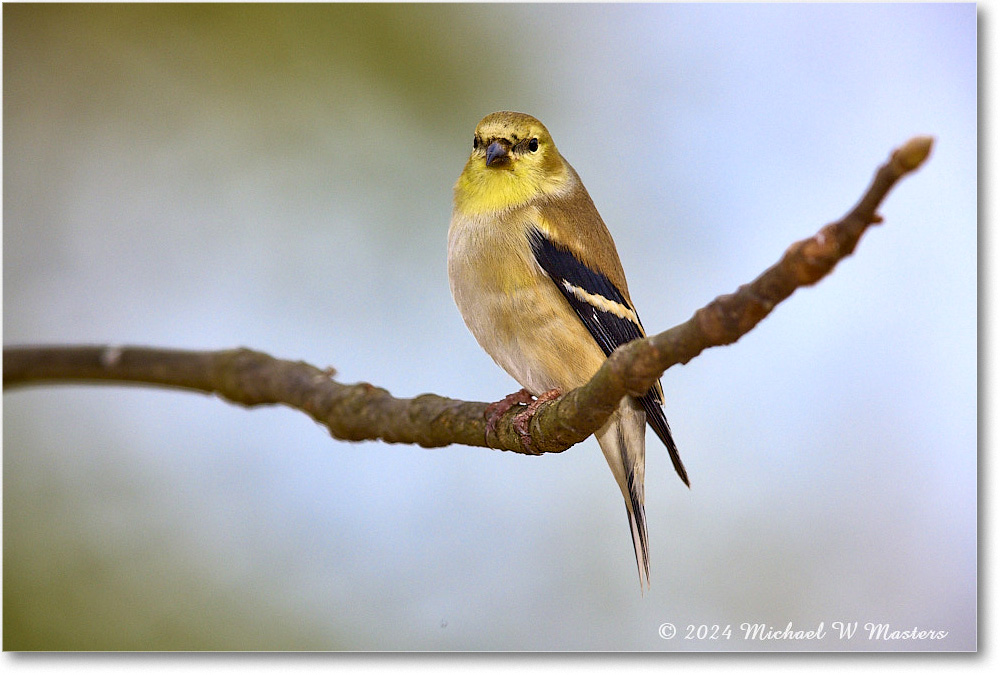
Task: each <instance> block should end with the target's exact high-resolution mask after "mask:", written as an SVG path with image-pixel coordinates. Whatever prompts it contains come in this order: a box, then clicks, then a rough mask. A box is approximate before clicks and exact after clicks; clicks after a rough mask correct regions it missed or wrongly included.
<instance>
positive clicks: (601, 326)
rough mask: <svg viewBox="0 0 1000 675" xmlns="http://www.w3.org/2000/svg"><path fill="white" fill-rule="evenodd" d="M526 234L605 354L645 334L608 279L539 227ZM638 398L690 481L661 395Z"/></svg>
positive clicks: (679, 470)
mask: <svg viewBox="0 0 1000 675" xmlns="http://www.w3.org/2000/svg"><path fill="white" fill-rule="evenodd" d="M528 236H529V239H530V242H531V251H532V253H533V254H534V256H535V261H536V262H537V263H538V265H539V267H541V268H542V270H544V272H545V273H546V274H547V275H548V276H549V278H550V279H551V280H552V282H553V283H554V284H555V285H556V288H558V289H559V291H560V292H561V293H562V294H563V297H565V298H566V300H567V302H569V304H570V307H572V308H573V311H574V312H576V315H577V316H578V317H580V321H582V322H583V325H584V326H586V327H587V331H588V332H589V333H590V334H591V335H592V336H593V338H594V340H595V341H596V342H597V344H598V345H599V346H600V347H601V350H602V351H603V352H604V355H605V356H610V355H611V352H613V351H614V350H615V349H617V348H618V347H620V346H621V345H623V344H625V343H627V342H631V341H632V340H637V339H639V338H641V337H643V336H644V335H643V330H642V323H641V322H639V315H638V314H637V313H636V311H635V308H633V307H632V305H631V304H630V303H629V302H628V300H626V299H625V296H624V295H622V293H621V291H619V290H618V289H617V288H616V287H615V285H614V284H613V283H611V280H610V279H608V278H607V277H606V276H604V275H603V274H601V273H600V272H598V271H596V270H593V269H591V268H590V267H588V266H587V265H585V264H584V263H583V261H581V260H580V259H579V258H577V257H576V256H575V255H573V253H572V251H570V250H569V249H566V248H563V247H561V246H557V245H556V244H555V243H553V242H552V241H551V240H550V239H549V238H548V237H546V236H545V234H544V233H542V232H541V230H539V229H537V228H532V229H531V230H529V235H528ZM581 292H582V293H581ZM582 294H586V295H590V296H598V297H600V298H604V299H606V300H609V301H610V302H612V303H615V304H618V305H621V306H622V307H623V308H625V309H626V310H628V311H629V312H631V313H632V315H633V316H634V317H635V319H636V320H635V321H632V320H631V319H630V318H627V317H622V316H618V314H615V313H614V312H611V311H607V310H604V309H602V308H600V307H598V306H595V305H594V304H592V303H590V302H588V301H587V300H586V299H585V298H584V297H581V295H582ZM638 400H639V403H640V405H642V409H643V410H644V411H645V412H646V421H647V422H648V423H649V426H651V427H652V428H653V431H654V432H656V435H657V436H658V437H659V438H660V440H661V441H663V445H665V446H666V447H667V452H668V453H670V461H671V462H672V463H673V465H674V470H676V471H677V475H679V476H680V477H681V480H683V481H684V484H685V485H690V483H689V482H688V477H687V470H686V469H685V468H684V464H683V463H682V462H681V459H680V455H679V454H678V453H677V445H676V444H675V443H674V439H673V436H672V435H671V433H670V425H669V424H667V418H666V416H665V415H664V414H663V408H661V407H660V405H661V403H662V400H661V398H660V396H659V395H658V393H657V392H656V390H655V389H650V390H649V391H648V392H646V393H645V394H644V395H643V396H640V397H639V399H638Z"/></svg>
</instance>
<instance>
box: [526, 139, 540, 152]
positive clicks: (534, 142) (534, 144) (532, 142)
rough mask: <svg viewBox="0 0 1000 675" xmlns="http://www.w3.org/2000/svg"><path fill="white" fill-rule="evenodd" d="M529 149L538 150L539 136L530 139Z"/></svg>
mask: <svg viewBox="0 0 1000 675" xmlns="http://www.w3.org/2000/svg"><path fill="white" fill-rule="evenodd" d="M528 150H531V151H532V152H538V139H537V138H532V139H531V140H530V141H528Z"/></svg>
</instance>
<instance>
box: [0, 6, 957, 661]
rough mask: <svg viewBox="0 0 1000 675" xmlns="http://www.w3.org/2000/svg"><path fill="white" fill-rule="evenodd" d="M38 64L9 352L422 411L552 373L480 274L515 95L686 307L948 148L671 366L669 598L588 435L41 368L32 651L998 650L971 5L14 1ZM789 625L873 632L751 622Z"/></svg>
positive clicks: (637, 264)
mask: <svg viewBox="0 0 1000 675" xmlns="http://www.w3.org/2000/svg"><path fill="white" fill-rule="evenodd" d="M3 89H4V91H3V141H4V143H3V162H4V171H3V190H4V194H3V342H4V344H5V345H13V344H23V343H116V344H142V345H156V346H164V347H174V348H191V349H222V348H230V347H235V346H240V345H244V346H248V347H251V348H253V349H258V350H263V351H267V352H269V353H271V354H273V355H275V356H278V357H284V358H291V359H302V360H306V361H309V362H311V363H313V364H315V365H317V366H320V367H325V366H333V367H335V368H336V369H337V371H338V379H339V380H340V381H342V382H356V381H368V382H372V383H374V384H377V385H379V386H383V387H386V388H388V389H389V390H390V391H391V392H392V393H393V394H394V395H396V396H402V397H409V396H414V395H417V394H420V393H423V392H433V393H437V394H441V395H445V396H451V397H455V398H462V399H467V400H478V401H491V400H496V399H499V398H500V397H502V396H503V395H505V394H507V393H510V392H512V391H514V390H515V389H516V388H517V385H516V384H515V383H514V382H513V380H511V379H510V378H509V377H508V376H507V375H506V374H505V373H503V372H502V371H501V370H500V369H499V368H498V367H496V366H495V365H494V364H493V363H492V361H491V360H490V359H489V357H487V356H486V355H485V353H483V352H482V351H481V350H480V349H479V347H478V346H477V345H476V343H475V341H474V340H473V338H472V337H471V335H470V334H469V333H468V331H467V330H466V329H465V326H464V325H463V323H462V320H461V318H460V316H459V314H458V311H457V310H456V309H455V307H454V305H453V303H452V300H451V297H450V293H449V289H448V282H447V276H446V270H445V239H446V232H447V226H448V219H449V215H450V210H451V188H452V185H453V184H454V181H455V179H456V178H457V177H458V174H459V172H460V171H461V168H462V166H463V164H464V162H465V160H466V158H467V155H468V152H469V150H470V147H471V139H472V133H473V129H474V128H475V125H476V123H477V122H478V121H479V119H480V118H481V117H482V116H484V115H486V114H487V113H490V112H492V111H494V110H502V109H512V110H520V111H524V112H528V113H531V114H533V115H535V116H537V117H538V118H540V119H541V120H542V121H543V122H544V123H545V124H546V125H547V126H548V128H549V130H550V131H551V132H552V134H553V136H554V138H555V140H556V143H557V145H558V147H559V148H560V150H561V151H562V152H563V154H564V155H565V156H566V157H567V158H568V159H569V161H570V162H571V163H572V164H573V165H574V167H575V168H576V169H577V171H578V172H579V173H580V175H581V177H582V178H583V180H584V182H585V184H586V185H587V187H588V189H589V191H590V193H591V195H592V196H593V198H594V201H595V202H596V204H597V206H598V208H599V210H600V211H601V213H602V215H603V217H604V219H605V221H606V222H607V223H608V226H609V227H610V229H611V231H612V233H613V234H614V236H615V239H616V241H617V244H618V249H619V253H620V255H621V258H622V260H623V264H624V266H625V269H626V270H627V271H628V275H629V287H630V290H631V295H632V298H633V300H634V301H635V303H636V305H637V307H638V308H639V310H640V314H641V316H642V319H643V323H644V324H645V326H646V327H647V329H648V330H650V331H652V332H658V331H661V330H664V329H666V328H669V327H671V326H673V325H675V324H677V323H679V322H681V321H684V320H686V319H687V318H688V317H689V316H690V315H691V314H692V313H693V312H694V311H695V310H696V309H697V308H698V307H701V306H702V305H704V304H705V303H707V302H708V301H709V300H711V299H712V298H714V297H715V296H717V295H719V294H722V293H727V292H731V291H733V290H734V289H736V288H737V286H739V285H740V284H742V283H745V282H747V281H749V280H751V279H752V278H754V277H755V276H756V275H757V274H759V273H760V272H761V271H763V270H764V269H765V268H766V267H767V266H769V265H771V264H772V263H773V262H775V261H776V260H777V259H778V257H779V256H780V255H781V254H782V252H783V251H784V250H785V248H786V247H787V246H788V245H789V244H791V243H792V242H793V241H795V240H797V239H801V238H803V237H806V236H809V235H811V234H813V233H815V232H816V231H817V230H818V229H819V228H820V227H821V226H822V225H824V224H825V223H826V222H829V221H831V220H834V219H836V218H839V217H840V216H841V215H842V214H843V213H845V212H846V211H847V210H848V209H849V208H850V207H851V206H852V205H853V204H854V203H855V201H856V200H857V199H858V198H859V197H860V195H861V194H862V192H863V190H864V189H865V187H866V186H867V185H868V183H869V180H870V179H871V177H872V175H873V173H874V171H875V169H876V167H877V166H878V165H879V164H880V163H881V162H883V161H884V160H885V159H886V158H887V157H888V155H889V153H890V151H891V150H892V149H893V148H895V147H897V146H898V145H899V144H901V143H902V142H904V141H905V140H906V139H908V138H909V137H911V136H913V135H916V134H931V135H933V136H935V138H936V140H937V144H936V146H935V149H934V152H933V154H932V156H931V158H930V161H929V162H928V163H927V165H926V166H925V167H924V168H923V169H922V170H920V171H919V172H918V173H916V174H915V175H913V176H911V177H909V178H907V179H905V180H904V181H903V182H902V183H901V184H900V185H899V186H898V187H897V189H896V190H895V191H894V192H892V193H891V194H890V196H889V198H888V200H887V201H886V203H885V204H884V207H883V209H882V210H881V213H882V215H883V216H884V217H885V224H884V225H883V226H880V227H876V228H873V229H872V230H871V231H870V232H869V233H868V234H866V235H865V237H864V238H863V240H862V242H861V244H860V246H859V247H858V249H857V251H856V253H855V255H854V256H853V257H850V258H848V259H847V260H846V261H845V262H843V263H841V265H840V266H839V267H838V268H837V269H836V270H835V272H834V273H833V274H832V276H830V277H829V278H827V279H825V280H823V281H822V282H821V283H820V284H819V285H818V286H816V287H814V288H809V289H805V290H800V291H799V292H797V293H795V295H794V296H793V297H792V298H790V299H789V300H788V301H787V302H785V303H784V304H782V305H781V306H780V307H778V308H777V310H776V311H775V312H774V313H773V314H772V315H771V316H770V317H769V318H767V319H766V320H765V321H764V322H762V323H761V324H760V325H759V326H758V327H757V328H756V329H755V330H753V331H752V332H751V333H750V334H748V335H747V336H745V337H744V338H743V339H741V340H740V341H739V343H737V344H736V345H732V346H729V347H725V348H721V349H713V350H709V351H708V352H705V353H703V354H702V355H701V356H699V357H698V358H697V359H695V360H694V361H692V362H691V363H689V364H688V365H686V366H683V367H677V368H673V369H671V370H669V371H667V373H666V374H665V376H664V378H663V385H664V389H665V392H666V397H667V403H666V406H665V407H666V411H667V417H668V419H669V420H670V422H671V425H672V427H673V429H674V434H675V437H676V438H677V440H678V442H679V444H680V448H681V454H682V456H683V458H684V460H685V462H686V464H687V467H688V470H689V472H690V474H691V480H692V487H691V489H690V490H688V489H686V488H684V487H683V485H682V484H681V483H680V481H679V480H678V479H677V478H676V476H675V475H674V474H673V471H672V470H671V468H670V464H669V461H668V459H667V457H666V452H665V451H663V449H662V448H661V447H659V445H658V444H657V443H656V442H655V438H654V437H653V436H652V434H649V437H650V443H649V452H648V466H647V471H646V476H647V478H646V481H647V482H646V494H647V497H646V498H647V517H648V521H649V537H650V546H651V580H652V590H651V591H650V592H648V593H646V594H645V597H643V596H641V595H640V593H639V584H638V579H637V574H636V569H635V560H634V556H633V552H632V546H631V542H630V538H629V531H628V525H627V520H626V515H625V509H624V506H623V504H622V500H621V495H620V493H619V492H618V488H617V487H616V485H615V483H614V480H613V478H612V477H611V474H610V471H609V470H608V468H607V466H606V465H605V462H604V458H603V457H602V455H601V453H600V451H599V449H598V447H597V444H596V443H595V442H594V441H593V440H592V439H591V440H588V441H587V442H585V443H583V444H581V445H580V446H578V447H575V448H573V449H571V450H569V451H567V452H565V453H563V454H559V455H548V456H542V457H527V456H521V455H513V454H510V453H502V452H496V451H490V450H487V449H483V448H468V447H458V446H452V447H447V448H441V449H434V450H425V449H421V448H418V447H411V446H393V445H387V444H383V443H356V444H351V443H342V442H338V441H334V440H332V439H331V438H330V437H329V435H328V434H327V433H326V432H325V431H324V429H323V428H321V427H319V426H318V425H316V424H314V423H313V422H311V421H310V420H309V419H308V418H306V417H305V416H304V415H302V414H300V413H297V412H293V411H291V410H288V409H285V408H272V409H258V410H252V411H247V410H244V409H241V408H237V407H234V406H231V405H228V404H226V403H223V402H221V401H219V400H217V399H214V398H209V397H204V396H199V395H194V394H188V393H177V392H170V391H157V390H153V389H143V388H125V387H97V386H94V387H84V386H72V387H68V386H67V387H44V388H35V389H30V390H17V391H11V392H8V393H5V394H4V396H3V507H4V508H3V545H4V546H3V636H4V642H3V646H4V649H7V650H10V649H14V650H33V649H45V650H61V649H74V650H87V649H102V650H118V649H129V650H136V649H138V650H143V649H185V650H199V649H220V650H224V649H247V650H254V649H269V650H283V649H311V650H327V649H330V650H344V649H346V650H591V649H596V650H733V649H741V650H745V649H750V650H756V649H760V650H770V649H810V650H815V649H824V650H825V649H830V650H925V649H926V650H969V649H973V648H975V646H976V588H977V581H976V580H977V566H976V548H977V542H976V520H977V512H976V447H977V412H976V386H977V375H976V353H977V335H976V333H977V318H976V306H977V295H976V275H977V239H976V237H977V230H976V228H977V222H976V219H977V211H976V205H977V201H976V200H977V193H976V181H977V165H976V159H977V155H976V148H977V146H976V143H977V140H976V139H977V136H976V133H977V129H976V106H977V99H976V96H977V91H976V9H975V5H972V4H966V5H831V6H812V5H810V6H799V5H767V6H738V5H707V6H694V5H641V6H603V5H573V6H563V5H556V6H531V5H519V6H490V5H476V6H470V5H434V6H398V5H378V6H363V5H362V6H315V5H306V6H260V5H254V6H245V5H236V6H232V5H227V6H189V5H185V6H169V5H168V6H121V5H102V6H87V5H84V6H79V5H76V6H38V5H9V4H7V5H4V8H3ZM790 621H791V622H794V624H795V627H796V628H801V629H809V628H815V627H816V625H818V624H819V622H821V621H822V622H825V625H826V627H827V629H828V631H829V629H830V626H831V624H832V622H834V621H844V622H858V623H859V632H858V634H856V635H855V637H854V638H853V639H843V640H841V639H839V638H838V637H836V635H828V636H827V637H826V638H825V639H823V640H821V641H798V642H796V641H791V642H789V641H780V642H753V641H746V640H744V639H742V633H741V631H740V629H739V627H740V624H742V623H743V622H751V623H756V622H760V623H764V624H768V625H771V626H775V627H777V628H779V629H784V627H785V626H786V624H787V623H788V622H790ZM665 622H670V623H672V624H674V625H675V626H676V627H677V630H678V635H677V636H676V637H674V638H673V639H671V640H665V639H662V638H661V637H660V635H659V630H658V629H659V626H660V625H661V624H662V623H665ZM867 622H877V623H888V624H890V625H891V626H892V629H893V630H896V629H898V630H910V629H912V628H913V627H917V628H919V629H927V630H941V631H947V633H948V634H947V637H946V638H944V639H941V640H936V641H930V640H899V641H878V640H869V639H867V635H866V634H865V632H864V624H865V623H867ZM689 624H690V625H695V626H697V625H700V624H707V625H709V626H711V625H713V624H718V625H720V626H723V627H725V626H726V625H729V626H731V627H732V630H733V637H732V638H731V639H729V640H724V639H720V640H710V639H692V640H688V639H685V637H686V635H687V631H688V629H687V626H688V625H689ZM695 637H696V638H697V636H695Z"/></svg>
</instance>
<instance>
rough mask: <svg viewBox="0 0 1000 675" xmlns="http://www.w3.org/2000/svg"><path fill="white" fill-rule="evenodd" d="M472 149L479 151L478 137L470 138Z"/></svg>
mask: <svg viewBox="0 0 1000 675" xmlns="http://www.w3.org/2000/svg"><path fill="white" fill-rule="evenodd" d="M472 149H473V150H478V149H479V136H473V137H472Z"/></svg>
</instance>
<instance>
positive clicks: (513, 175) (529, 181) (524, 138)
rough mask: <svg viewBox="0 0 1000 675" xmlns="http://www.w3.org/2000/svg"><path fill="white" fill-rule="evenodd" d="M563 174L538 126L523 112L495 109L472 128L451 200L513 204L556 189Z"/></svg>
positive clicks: (494, 206)
mask: <svg viewBox="0 0 1000 675" xmlns="http://www.w3.org/2000/svg"><path fill="white" fill-rule="evenodd" d="M566 173H567V172H566V164H565V162H564V161H563V158H562V156H561V155H560V154H559V151H558V150H556V146H555V144H554V143H553V142H552V136H550V135H549V131H548V129H546V128H545V125H544V124H542V123H541V122H539V121H538V120H537V119H535V118H534V117H532V116H531V115H526V114H524V113H517V112H506V111H504V112H495V113H492V114H490V115H487V116H486V117H484V118H483V119H482V120H480V122H479V124H478V125H477V126H476V133H475V135H474V136H473V139H472V155H471V156H470V157H469V161H468V162H467V163H466V165H465V170H464V171H462V175H461V176H460V177H459V179H458V183H456V185H455V203H456V205H461V206H462V207H464V208H465V210H472V211H487V210H498V209H507V208H514V207H516V206H519V205H521V204H525V203H527V202H529V201H531V200H532V199H535V198H538V197H542V196H546V195H551V194H553V193H554V192H556V191H558V190H559V189H560V188H561V187H562V186H563V185H564V184H565V180H566Z"/></svg>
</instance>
